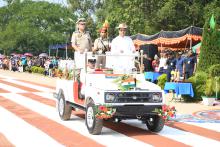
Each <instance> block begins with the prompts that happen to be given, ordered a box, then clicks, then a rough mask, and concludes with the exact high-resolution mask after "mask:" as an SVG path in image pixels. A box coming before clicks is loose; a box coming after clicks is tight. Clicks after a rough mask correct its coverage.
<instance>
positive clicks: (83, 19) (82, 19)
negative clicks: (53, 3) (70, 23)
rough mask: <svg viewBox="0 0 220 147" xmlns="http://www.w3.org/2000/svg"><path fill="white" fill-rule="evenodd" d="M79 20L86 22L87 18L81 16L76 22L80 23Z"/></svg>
mask: <svg viewBox="0 0 220 147" xmlns="http://www.w3.org/2000/svg"><path fill="white" fill-rule="evenodd" d="M79 22H86V19H85V18H79V19H78V20H77V22H76V23H77V24H78V23H79Z"/></svg>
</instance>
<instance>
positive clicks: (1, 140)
mask: <svg viewBox="0 0 220 147" xmlns="http://www.w3.org/2000/svg"><path fill="white" fill-rule="evenodd" d="M0 146H1V147H14V145H13V144H12V143H11V142H10V141H9V140H8V139H7V138H6V137H5V136H4V135H3V134H2V133H0Z"/></svg>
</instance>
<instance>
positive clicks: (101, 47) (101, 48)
mask: <svg viewBox="0 0 220 147" xmlns="http://www.w3.org/2000/svg"><path fill="white" fill-rule="evenodd" d="M109 46H110V42H109V39H108V38H104V39H102V38H101V37H100V38H97V39H96V40H95V42H94V49H96V51H95V53H96V54H97V55H104V54H105V52H106V51H109V50H110V48H109ZM105 64H106V57H105V56H99V57H98V58H97V61H96V68H105Z"/></svg>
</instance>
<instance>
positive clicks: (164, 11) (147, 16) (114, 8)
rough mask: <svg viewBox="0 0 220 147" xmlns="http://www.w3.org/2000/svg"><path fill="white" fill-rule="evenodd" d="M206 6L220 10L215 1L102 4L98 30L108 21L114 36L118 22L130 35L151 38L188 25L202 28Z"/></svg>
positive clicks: (106, 1)
mask: <svg viewBox="0 0 220 147" xmlns="http://www.w3.org/2000/svg"><path fill="white" fill-rule="evenodd" d="M209 5H211V6H210V7H213V6H214V7H216V8H220V5H219V1H218V0H202V1H201V0H159V1H155V0H123V1H119V0H103V3H102V6H101V7H100V8H99V9H96V11H95V14H96V17H97V26H101V24H102V23H103V22H104V20H105V19H108V21H109V23H110V27H111V34H112V35H113V36H114V35H116V33H117V32H116V30H115V27H116V26H117V25H118V23H120V22H126V23H127V24H128V25H129V30H130V34H137V33H142V34H154V33H157V32H159V31H160V30H169V31H175V30H180V29H183V28H186V27H188V26H191V25H194V26H197V27H203V24H204V20H205V18H206V17H205V16H206V13H207V11H205V10H206V9H207V8H206V7H207V6H209Z"/></svg>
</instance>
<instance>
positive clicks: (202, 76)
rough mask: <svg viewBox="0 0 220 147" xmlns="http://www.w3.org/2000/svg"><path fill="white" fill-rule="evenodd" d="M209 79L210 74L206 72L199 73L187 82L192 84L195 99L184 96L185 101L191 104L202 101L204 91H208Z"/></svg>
mask: <svg viewBox="0 0 220 147" xmlns="http://www.w3.org/2000/svg"><path fill="white" fill-rule="evenodd" d="M207 78H208V74H207V73H205V72H197V73H196V75H195V76H193V77H190V78H189V79H188V80H187V81H186V82H190V83H192V86H193V91H194V97H193V98H191V97H190V96H187V95H184V96H183V99H184V101H186V102H189V101H200V100H202V96H203V95H204V91H205V89H206V80H207Z"/></svg>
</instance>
